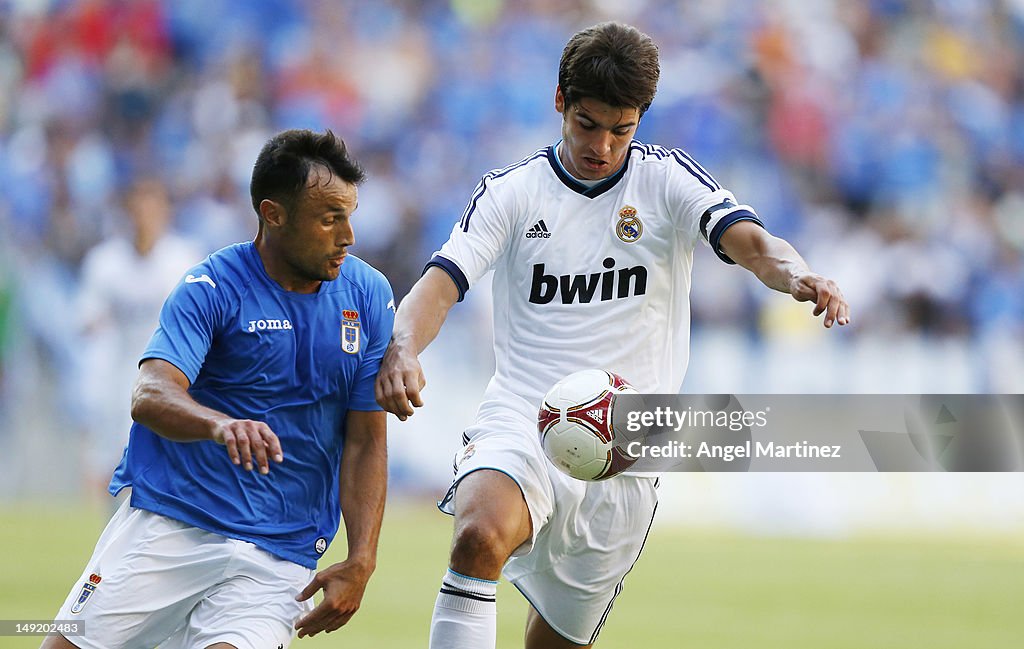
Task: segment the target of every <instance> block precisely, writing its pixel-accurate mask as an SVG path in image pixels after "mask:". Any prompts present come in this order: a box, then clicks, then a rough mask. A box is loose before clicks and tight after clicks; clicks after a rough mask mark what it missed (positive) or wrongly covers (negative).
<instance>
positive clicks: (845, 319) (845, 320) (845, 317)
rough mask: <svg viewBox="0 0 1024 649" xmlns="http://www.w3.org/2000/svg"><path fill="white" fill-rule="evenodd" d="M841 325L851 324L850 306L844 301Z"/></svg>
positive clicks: (840, 314)
mask: <svg viewBox="0 0 1024 649" xmlns="http://www.w3.org/2000/svg"><path fill="white" fill-rule="evenodd" d="M838 322H839V324H841V325H846V324H850V305H849V304H848V303H847V302H846V300H843V306H842V308H841V309H840V310H839V321H838Z"/></svg>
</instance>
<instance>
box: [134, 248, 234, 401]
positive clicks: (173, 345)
mask: <svg viewBox="0 0 1024 649" xmlns="http://www.w3.org/2000/svg"><path fill="white" fill-rule="evenodd" d="M226 303H227V298H226V296H225V295H224V289H222V288H219V287H218V281H217V277H216V275H215V274H214V273H213V272H212V271H211V270H210V269H209V268H208V267H207V266H206V265H205V264H203V265H200V266H197V267H196V268H193V269H192V270H190V271H189V272H188V273H187V274H186V275H185V276H184V277H183V278H182V280H181V281H179V282H178V285H177V286H175V288H174V290H173V291H171V294H170V295H169V296H168V298H167V300H166V301H165V302H164V305H163V308H162V309H161V310H160V323H159V325H158V326H157V329H156V332H154V334H153V337H152V338H151V339H150V341H149V344H148V345H147V346H146V351H145V352H143V354H142V358H141V360H140V362H141V361H144V360H147V359H150V358H159V359H161V360H165V361H167V362H168V363H171V364H172V365H174V366H175V367H177V368H178V369H179V370H181V371H182V372H183V373H184V374H185V376H186V377H188V380H189V383H193V382H195V380H196V377H197V376H199V371H200V369H202V366H203V362H204V361H205V360H206V354H207V352H208V351H209V350H210V345H211V344H212V343H213V338H214V335H215V333H216V331H217V328H218V326H219V323H220V322H221V321H222V319H223V318H222V315H223V313H224V310H225V308H226V306H225V305H226Z"/></svg>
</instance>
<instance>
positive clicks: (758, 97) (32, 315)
mask: <svg viewBox="0 0 1024 649" xmlns="http://www.w3.org/2000/svg"><path fill="white" fill-rule="evenodd" d="M606 19H617V20H623V21H626V22H630V23H632V24H634V25H636V26H638V27H640V28H641V29H643V30H644V31H646V32H648V33H649V34H651V35H652V36H653V37H654V39H655V41H656V42H657V43H658V45H659V47H660V50H661V57H662V78H661V83H660V86H659V94H658V97H657V98H656V100H655V102H654V106H653V107H652V109H651V110H650V112H649V113H648V114H647V115H646V116H645V117H644V120H643V123H642V124H641V128H640V131H639V134H638V137H640V139H642V140H645V141H648V142H654V143H659V144H664V145H669V146H679V147H682V148H685V149H686V150H687V151H688V152H689V153H690V154H692V155H693V156H694V157H695V158H697V159H698V160H700V161H701V163H702V164H703V166H704V167H706V168H708V169H709V170H711V172H712V173H713V174H715V176H716V177H717V178H718V180H719V181H720V182H721V183H722V184H723V185H725V186H726V187H729V188H731V189H733V190H734V192H735V193H736V194H737V196H739V197H740V199H741V200H743V201H744V202H748V203H750V204H752V205H754V206H755V208H756V209H757V210H758V212H759V213H760V214H761V216H762V217H763V219H764V220H765V222H766V223H767V224H768V227H769V229H771V230H772V231H773V232H776V233H778V234H780V235H782V236H785V237H787V238H789V239H790V240H791V241H793V242H794V243H795V244H796V245H797V248H798V249H799V250H801V251H802V252H804V254H805V256H806V257H807V258H808V260H809V261H810V262H811V265H812V267H815V268H816V269H818V270H820V272H823V273H825V274H828V275H830V276H833V277H835V278H836V279H837V280H838V281H839V282H840V284H841V285H842V286H843V287H844V290H845V292H846V293H847V296H848V298H849V300H850V302H851V304H852V305H853V309H854V311H853V319H854V325H853V328H852V331H850V332H847V333H844V334H842V336H844V337H845V338H843V339H842V340H849V339H852V340H856V339H857V338H858V337H860V336H866V335H873V336H882V337H886V336H891V337H892V338H893V339H897V338H899V337H901V336H915V337H929V338H937V339H948V338H955V339H961V340H968V341H972V342H974V343H977V344H979V345H984V344H986V341H992V340H996V341H1005V340H1009V341H1016V344H1018V345H1019V344H1020V341H1021V340H1022V339H1024V164H1022V163H1024V2H1022V1H1021V0H991V1H989V0H864V1H863V2H844V1H841V0H816V1H815V2H804V1H803V0H770V1H769V0H709V1H706V2H685V1H682V0H675V1H660V0H616V1H615V2H612V1H611V0H423V1H419V0H416V1H414V0H382V1H374V2H356V1H354V0H352V1H348V0H346V1H340V0H339V1H330V2H328V1H326V0H260V1H258V2H254V1H251V0H175V1H173V2H172V1H170V0H167V1H158V0H80V1H66V0H8V1H7V2H4V3H2V4H0V34H2V38H0V187H2V188H3V189H2V191H0V231H2V232H3V235H2V237H0V368H5V369H6V372H5V374H6V377H7V380H6V383H7V384H8V385H10V383H11V382H12V381H11V373H12V368H13V367H15V363H14V362H13V361H12V360H11V359H12V357H15V356H18V355H19V354H22V353H24V350H25V349H34V350H36V354H37V357H38V358H39V359H42V363H41V364H42V366H43V369H42V370H40V371H42V372H44V373H45V372H50V373H52V374H53V375H54V376H55V377H56V379H55V380H57V381H58V382H60V381H64V380H67V381H82V380H83V374H84V375H85V379H84V380H85V381H86V382H87V383H88V382H95V381H97V380H98V379H97V378H96V376H95V374H94V373H92V372H89V371H84V372H83V370H82V368H81V367H80V366H81V365H82V364H83V363H82V359H83V358H87V357H88V354H86V353H84V352H83V346H85V345H87V344H88V336H89V335H90V325H89V323H88V322H86V321H85V320H86V319H85V317H84V313H83V311H87V310H88V309H87V308H86V307H85V306H83V301H82V300H83V298H82V294H83V291H84V288H83V285H84V284H85V283H86V275H87V274H88V273H87V272H86V271H87V268H88V267H89V265H90V262H89V256H90V254H94V253H95V251H96V247H97V246H102V245H103V244H105V243H109V242H110V241H111V240H124V241H129V242H134V245H135V248H136V251H137V254H138V255H139V256H144V255H145V254H146V251H144V250H142V249H141V248H140V247H139V245H137V240H138V238H139V237H138V233H137V230H138V227H139V225H138V218H132V214H133V209H134V208H133V207H132V206H131V205H130V203H131V200H130V197H131V196H132V194H133V192H135V191H136V190H137V189H138V187H139V185H140V183H142V184H146V185H147V186H148V187H149V188H150V190H152V191H155V192H156V193H157V194H162V196H161V197H158V198H157V199H155V203H158V204H166V205H167V206H168V207H167V208H166V209H169V210H170V215H169V219H168V221H169V222H168V225H169V226H170V229H169V230H168V231H169V232H174V233H175V236H176V237H179V238H180V239H182V240H183V242H184V243H183V244H182V247H181V248H179V250H191V251H195V253H194V254H195V255H196V258H195V259H183V260H182V264H183V267H185V268H187V266H188V265H189V264H190V263H193V262H195V261H197V260H198V258H199V257H201V256H203V255H205V254H207V253H209V252H211V251H213V250H215V249H216V248H218V247H220V246H222V245H225V244H228V243H232V242H236V241H242V240H246V239H251V238H252V236H253V234H254V232H255V224H256V217H255V214H254V213H253V211H252V208H251V205H250V204H249V198H248V180H249V175H250V172H251V167H252V163H253V160H254V159H255V156H256V153H257V152H258V150H259V147H260V146H261V145H262V143H263V142H264V141H265V140H266V138H267V137H268V136H269V135H270V134H272V133H273V132H275V131H277V130H279V129H283V128H294V127H308V128H313V129H323V128H331V129H333V130H334V131H335V132H336V133H338V134H339V135H341V136H342V137H343V138H344V139H345V140H346V141H347V142H348V144H349V145H350V147H352V149H353V150H354V151H355V153H356V155H357V157H358V158H359V159H360V160H361V161H362V162H363V163H364V165H365V166H366V168H367V171H368V175H369V179H368V181H367V182H366V184H365V185H364V186H363V187H362V188H361V190H360V208H359V211H358V212H357V215H356V218H357V220H356V233H357V246H356V247H355V249H354V251H355V253H356V254H358V255H360V256H362V257H363V258H365V259H367V260H368V261H370V262H371V263H374V264H375V265H377V266H378V267H379V268H381V269H382V270H384V271H385V273H386V274H387V275H388V276H389V278H390V279H391V281H392V283H393V285H394V289H395V293H396V295H399V296H401V295H404V294H405V292H406V291H407V290H408V288H409V287H410V286H411V284H412V282H414V281H415V279H416V277H417V276H418V275H419V273H420V270H421V269H422V266H423V263H424V262H425V261H426V259H428V257H429V255H430V253H431V252H432V251H433V250H435V249H437V248H438V247H439V246H440V244H441V243H442V242H443V241H444V240H445V239H446V238H447V235H448V233H449V231H450V229H451V227H452V225H453V224H454V222H455V221H456V220H457V219H458V217H459V215H460V214H461V212H462V210H463V208H464V206H465V202H466V200H467V199H468V197H469V195H470V192H471V190H472V188H473V186H474V185H475V184H476V182H477V180H478V179H479V177H480V176H481V175H482V174H483V173H485V172H486V171H488V170H489V169H492V168H495V167H500V166H504V165H506V164H509V163H511V162H514V161H516V160H518V159H520V158H522V157H524V156H525V155H527V154H529V153H530V152H532V151H534V150H535V149H537V148H539V147H541V146H544V145H546V144H549V143H552V142H554V141H556V140H557V138H558V133H559V117H558V115H557V114H556V113H555V112H554V109H553V93H554V87H555V83H556V73H557V64H558V58H559V55H560V53H561V49H562V47H563V45H564V43H565V41H566V40H567V38H568V37H569V36H570V35H571V34H572V33H573V32H574V31H576V30H577V29H579V28H580V27H583V26H586V25H588V24H592V23H594V22H598V21H600V20H606ZM154 184H156V185H159V186H160V187H158V188H156V189H154V188H153V185H154ZM153 202H154V201H150V203H153ZM139 209H142V210H145V209H147V208H145V207H142V208H139ZM154 209H157V211H160V209H161V208H159V207H157V208H154ZM161 231H162V229H161ZM186 244H187V245H186ZM108 247H109V246H108ZM91 251H92V252H91ZM182 254H183V255H184V253H182ZM191 254H192V253H188V255H191ZM703 254H704V253H702V255H703ZM188 255H185V256H188ZM698 264H699V272H696V273H695V275H694V287H693V303H694V329H695V331H696V332H697V333H698V334H699V333H700V332H701V331H702V330H720V329H730V330H735V331H737V332H738V335H741V336H743V337H744V338H745V339H748V340H751V341H753V342H754V344H760V343H759V341H764V340H768V339H772V338H773V337H779V336H783V337H785V336H787V335H790V334H794V333H796V334H802V333H803V332H805V331H806V330H807V327H808V326H812V325H808V322H809V321H810V319H809V318H808V317H807V316H806V314H804V313H803V312H802V311H801V317H791V306H790V304H789V302H786V301H782V302H780V301H778V300H775V299H772V298H771V296H770V295H769V292H768V291H765V290H763V289H759V288H758V287H755V286H753V285H752V284H751V281H750V280H749V279H747V278H744V277H743V276H741V275H739V274H737V273H735V272H734V271H732V270H730V269H729V268H727V267H726V266H724V265H722V264H716V263H711V260H710V257H709V256H708V257H707V258H705V257H701V258H699V259H698ZM169 272H178V273H180V272H181V271H180V269H177V270H175V269H171V271H169ZM134 273H136V271H131V270H128V269H127V268H126V270H125V272H124V273H123V274H122V275H121V276H120V278H118V277H117V276H116V273H115V276H112V277H110V276H108V277H107V278H106V279H103V280H100V283H101V284H103V283H104V282H106V283H109V284H114V283H117V282H118V281H122V282H126V283H131V282H133V281H134V278H135V277H137V275H134ZM117 299H122V298H111V300H112V301H114V302H116V300H117ZM123 299H127V298H123ZM111 308H112V309H113V311H112V312H113V313H114V316H112V320H113V321H114V323H115V324H117V323H118V322H119V321H120V322H122V323H123V322H124V320H125V319H127V318H129V317H130V316H127V315H124V316H123V317H122V315H123V314H122V315H118V314H117V312H116V311H117V310H116V305H114V306H113V307H111ZM480 311H482V310H478V311H473V310H472V309H470V310H467V311H466V313H468V314H469V315H470V317H477V316H478V315H479V312H480ZM139 317H140V318H143V319H145V318H149V319H150V320H146V322H147V323H152V322H155V315H152V314H148V313H145V314H141V315H140V316H139ZM150 326H151V325H150ZM815 326H816V325H815ZM108 344H109V341H108ZM134 345H135V343H132V345H129V344H128V343H127V342H123V344H122V345H121V347H123V348H125V351H126V353H128V354H137V353H138V352H139V351H140V350H139V349H134ZM5 361H6V362H5ZM17 367H18V372H19V373H21V372H22V371H23V369H24V368H23V367H22V366H20V365H17ZM47 368H48V369H47ZM3 371H4V369H0V372H3ZM100 380H101V379H100ZM982 387H985V386H984V384H982ZM989 387H991V386H989ZM997 387H998V386H997ZM77 392H78V393H80V391H77ZM75 393H76V390H74V389H72V388H71V387H68V389H67V391H66V392H65V394H75ZM119 398H122V399H126V398H127V396H123V397H119Z"/></svg>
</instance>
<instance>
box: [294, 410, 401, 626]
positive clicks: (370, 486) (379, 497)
mask: <svg viewBox="0 0 1024 649" xmlns="http://www.w3.org/2000/svg"><path fill="white" fill-rule="evenodd" d="M387 463H388V447H387V415H386V413H384V412H382V411H376V412H363V411H357V410H350V411H349V413H348V421H347V423H346V428H345V450H344V452H343V453H342V456H341V474H340V494H339V495H340V498H341V514H342V516H343V517H344V519H345V534H346V536H347V538H348V558H347V559H345V560H344V561H342V562H340V563H336V564H334V565H332V566H330V567H328V568H326V569H324V570H321V571H320V572H318V573H317V574H316V576H315V577H313V581H311V582H310V583H309V585H308V586H306V588H305V589H304V590H303V591H302V592H301V593H299V595H298V597H296V599H297V600H299V601H304V600H307V599H309V598H310V597H312V596H313V595H314V593H316V592H317V591H318V590H320V589H323V591H324V599H323V601H322V602H320V604H319V605H318V606H317V607H316V608H315V609H313V610H312V611H310V612H309V614H308V615H306V616H304V617H303V618H302V619H300V620H299V621H298V622H296V623H295V628H296V629H297V630H298V632H299V637H300V638H302V637H304V636H314V635H316V634H318V633H320V632H321V631H325V632H327V633H330V632H331V631H334V630H336V629H338V628H340V627H342V626H344V625H345V624H346V623H347V622H348V621H349V619H351V617H352V616H353V615H354V614H355V612H356V611H357V610H358V609H359V604H360V603H361V602H362V600H363V592H364V591H365V590H366V583H367V582H368V581H369V579H370V575H372V574H373V571H374V569H375V568H376V567H377V539H378V538H379V536H380V525H381V520H382V519H383V517H384V497H385V495H386V493H387V481H388V468H387Z"/></svg>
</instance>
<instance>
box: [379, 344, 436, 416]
mask: <svg viewBox="0 0 1024 649" xmlns="http://www.w3.org/2000/svg"><path fill="white" fill-rule="evenodd" d="M426 385H427V379H426V377H425V376H423V368H422V367H421V366H420V361H419V359H418V358H416V354H414V353H412V352H411V351H409V350H408V349H407V348H406V347H405V346H404V345H402V344H401V343H398V342H396V341H391V344H390V345H388V349H387V351H386V352H384V358H383V360H381V363H380V372H378V373H377V383H376V385H375V386H374V391H375V393H376V396H377V403H378V404H380V407H381V408H383V409H384V410H387V411H388V412H390V413H391V414H393V415H395V416H396V417H398V418H399V419H401V420H402V421H405V420H406V419H408V418H409V417H411V416H412V413H413V412H414V408H419V407H420V406H422V405H423V398H422V397H421V396H420V391H421V390H422V389H423V388H424V387H425V386H426Z"/></svg>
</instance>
